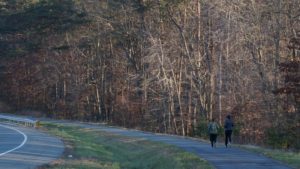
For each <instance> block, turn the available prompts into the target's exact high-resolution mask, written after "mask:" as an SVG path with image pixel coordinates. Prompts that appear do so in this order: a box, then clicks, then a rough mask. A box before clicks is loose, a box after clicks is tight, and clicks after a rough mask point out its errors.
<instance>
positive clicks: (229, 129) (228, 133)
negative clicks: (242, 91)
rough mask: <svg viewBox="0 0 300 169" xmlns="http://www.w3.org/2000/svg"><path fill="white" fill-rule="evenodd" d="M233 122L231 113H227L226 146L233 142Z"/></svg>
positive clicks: (225, 126)
mask: <svg viewBox="0 0 300 169" xmlns="http://www.w3.org/2000/svg"><path fill="white" fill-rule="evenodd" d="M233 126H234V125H233V122H232V120H231V117H230V115H227V117H226V119H225V123H224V130H225V146H226V148H227V146H228V143H229V144H231V135H232V129H233Z"/></svg>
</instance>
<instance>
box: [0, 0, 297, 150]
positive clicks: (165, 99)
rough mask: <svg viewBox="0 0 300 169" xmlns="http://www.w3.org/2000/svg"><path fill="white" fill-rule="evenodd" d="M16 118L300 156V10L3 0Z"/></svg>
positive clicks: (261, 1) (183, 1)
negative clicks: (34, 115)
mask: <svg viewBox="0 0 300 169" xmlns="http://www.w3.org/2000/svg"><path fill="white" fill-rule="evenodd" d="M0 15H1V16H0V60H1V63H0V80H1V84H0V89H1V92H0V97H1V100H2V101H5V102H6V103H7V104H9V105H10V106H11V107H13V108H15V111H21V110H34V111H40V112H44V116H47V117H52V118H67V119H77V120H83V121H101V122H107V123H111V124H116V125H120V126H125V127H130V128H139V129H142V130H148V131H154V132H161V133H172V134H178V135H189V136H195V135H201V132H204V131H202V130H204V129H203V127H205V123H206V122H207V120H208V119H210V118H215V119H217V121H218V122H219V123H221V124H222V123H223V120H224V117H225V116H226V115H227V114H231V115H232V116H233V118H234V121H235V123H236V131H235V132H236V133H235V135H236V139H237V138H238V139H239V141H240V142H244V143H257V144H269V145H272V146H274V147H280V148H297V149H299V148H300V117H299V115H300V112H299V111H300V1H299V0H236V1H232V0H99V1H96V0H84V1H80V0H15V1H14V0H0Z"/></svg>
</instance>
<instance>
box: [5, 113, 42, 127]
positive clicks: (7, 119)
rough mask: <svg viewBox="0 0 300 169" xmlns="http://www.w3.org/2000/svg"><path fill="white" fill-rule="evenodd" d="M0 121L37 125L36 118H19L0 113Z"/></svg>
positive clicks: (30, 125)
mask: <svg viewBox="0 0 300 169" xmlns="http://www.w3.org/2000/svg"><path fill="white" fill-rule="evenodd" d="M0 121H5V122H10V123H15V124H22V125H25V126H29V127H37V126H38V124H39V121H38V120H31V119H27V118H21V117H13V116H5V115H0Z"/></svg>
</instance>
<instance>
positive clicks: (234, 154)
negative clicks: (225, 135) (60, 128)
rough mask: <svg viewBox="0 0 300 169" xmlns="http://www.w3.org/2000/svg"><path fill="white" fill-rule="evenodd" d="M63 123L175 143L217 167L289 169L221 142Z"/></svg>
mask: <svg viewBox="0 0 300 169" xmlns="http://www.w3.org/2000/svg"><path fill="white" fill-rule="evenodd" d="M64 124H66V125H79V126H81V127H85V128H92V129H94V130H100V131H105V132H109V133H115V134H119V135H123V136H129V137H137V138H139V139H145V140H150V141H159V142H164V143H167V144H171V145H175V146H178V147H181V148H183V149H185V150H187V151H189V152H193V153H195V154H197V155H199V156H200V157H202V158H204V159H206V160H208V161H209V162H210V163H211V164H213V165H214V166H215V167H216V168H217V169H290V168H289V167H287V166H286V165H284V164H281V163H279V162H277V161H274V160H272V159H270V158H267V157H265V156H262V155H258V154H255V153H251V152H248V151H244V150H241V149H238V148H225V146H224V145H223V144H219V145H217V148H211V147H210V145H209V144H208V143H206V142H202V141H199V140H195V139H191V138H185V137H180V136H170V135H158V134H152V133H145V132H141V131H136V130H126V129H120V128H115V127H108V126H104V125H87V124H79V123H76V124H75V123H64Z"/></svg>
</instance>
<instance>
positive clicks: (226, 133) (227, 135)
mask: <svg viewBox="0 0 300 169" xmlns="http://www.w3.org/2000/svg"><path fill="white" fill-rule="evenodd" d="M228 139H229V132H228V130H226V131H225V146H226V147H227V144H228Z"/></svg>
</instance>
